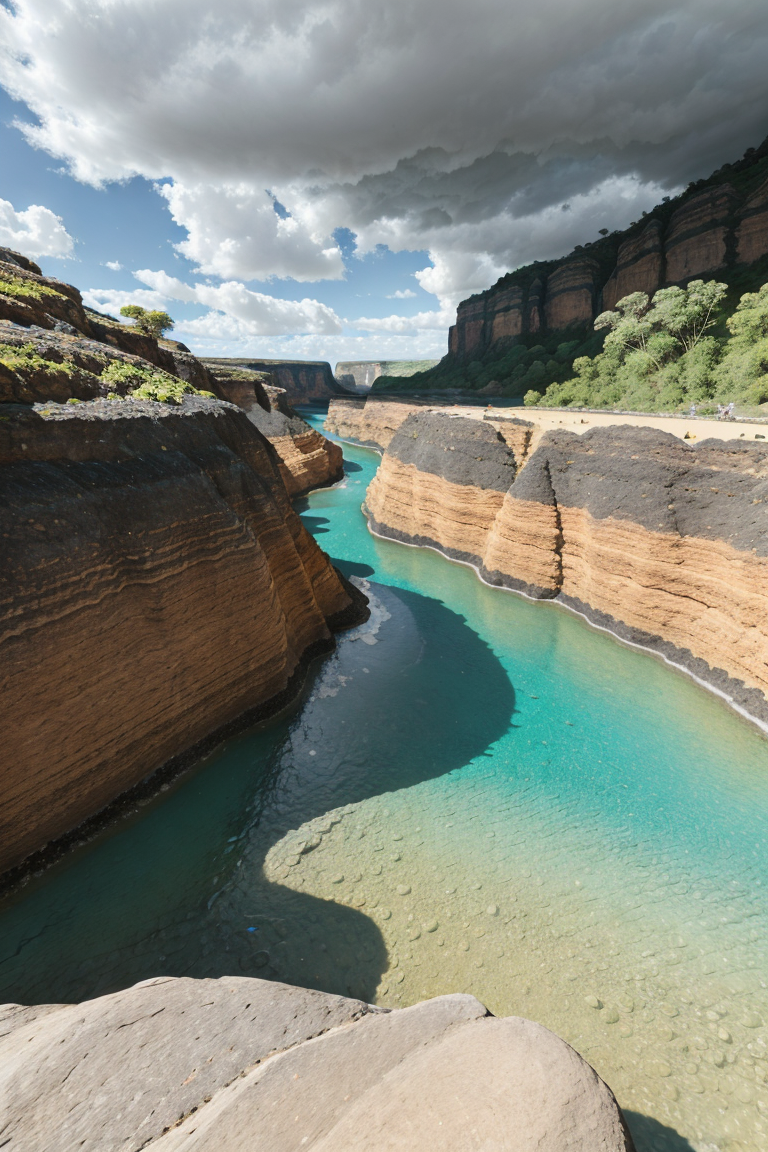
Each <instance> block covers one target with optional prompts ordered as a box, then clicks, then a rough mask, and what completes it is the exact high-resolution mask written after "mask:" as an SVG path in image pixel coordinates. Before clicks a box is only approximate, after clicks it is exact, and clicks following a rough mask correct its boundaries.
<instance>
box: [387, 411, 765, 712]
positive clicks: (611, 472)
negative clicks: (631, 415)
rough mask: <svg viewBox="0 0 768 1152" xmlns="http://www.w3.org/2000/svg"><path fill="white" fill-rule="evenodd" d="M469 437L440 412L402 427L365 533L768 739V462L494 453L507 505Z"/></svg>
mask: <svg viewBox="0 0 768 1152" xmlns="http://www.w3.org/2000/svg"><path fill="white" fill-rule="evenodd" d="M473 426H477V421H472V420H468V419H462V418H456V417H451V416H449V415H447V414H443V413H439V412H425V413H412V414H411V415H410V416H409V417H408V418H407V419H406V420H405V421H404V422H403V424H402V425H401V427H400V429H399V431H398V432H397V433H396V434H395V435H394V436H393V438H392V440H391V441H390V444H389V447H388V449H387V451H386V452H385V454H384V456H383V458H382V463H381V466H380V468H379V471H378V473H377V475H376V477H375V478H374V480H373V481H372V483H371V485H370V486H369V489H368V492H367V494H366V503H365V511H366V513H367V515H368V517H369V522H370V524H371V527H372V528H373V530H374V531H376V532H377V533H379V534H380V535H383V536H387V537H389V538H391V539H396V540H401V541H403V542H407V543H412V544H419V545H428V546H430V547H434V548H436V549H438V550H439V551H442V552H443V553H444V554H445V555H447V556H449V557H451V558H453V559H456V560H460V561H462V562H465V563H469V564H471V565H473V566H474V567H475V568H476V569H477V570H478V572H479V574H480V575H481V577H482V578H483V579H484V580H485V581H486V582H487V583H490V584H494V585H497V586H500V587H506V588H510V589H512V590H515V591H520V592H523V593H525V594H526V595H528V596H531V597H534V598H536V599H552V600H557V601H558V602H559V603H562V604H564V605H566V606H568V607H571V608H573V609H574V610H576V611H578V612H580V613H581V614H582V615H584V616H586V617H587V619H589V620H590V621H592V622H593V623H595V624H597V625H598V626H600V627H603V628H607V629H609V630H610V631H611V632H613V633H615V634H616V635H617V636H619V637H620V638H621V639H624V640H627V641H629V642H631V643H633V644H638V645H640V646H642V647H644V648H648V649H650V650H652V651H654V652H657V653H658V654H659V655H662V656H663V657H664V658H665V659H667V660H668V661H669V662H671V663H673V664H676V665H678V666H680V667H682V668H684V669H685V670H687V671H688V672H690V673H691V674H692V675H694V676H695V677H696V678H697V679H699V680H700V681H701V682H703V683H705V684H707V685H709V686H710V687H712V688H714V689H715V690H717V691H718V692H720V693H722V694H723V695H725V696H726V697H727V698H729V699H730V700H731V701H732V702H733V703H734V704H736V705H737V706H738V707H739V708H740V709H741V710H743V711H745V712H746V713H748V714H749V715H750V716H751V717H753V718H755V719H756V720H758V721H759V722H761V723H762V724H766V723H768V623H766V621H768V515H767V514H766V511H767V509H766V506H767V504H768V448H766V447H764V446H762V445H761V444H759V443H752V444H750V443H744V442H741V443H740V442H738V441H718V440H709V441H705V442H704V443H702V444H701V445H699V446H698V447H695V448H693V447H689V446H688V445H687V444H685V443H684V442H683V441H681V440H679V439H678V438H677V437H674V436H671V435H669V434H667V433H663V432H658V431H656V430H654V429H650V428H634V427H619V426H616V427H607V428H596V429H593V430H591V431H589V432H585V433H584V434H583V435H581V436H579V435H576V434H574V433H571V432H565V431H562V432H550V433H546V434H544V435H543V436H542V437H541V438H540V439H539V443H538V447H537V448H536V449H535V451H534V452H533V453H532V455H530V456H528V457H527V458H526V459H525V460H524V461H523V463H522V465H521V464H519V463H518V461H517V460H516V458H515V453H514V451H513V449H512V448H510V446H509V444H506V443H505V444H500V443H499V441H496V443H495V445H494V451H495V453H496V454H497V455H500V454H503V453H504V452H506V453H507V458H506V463H505V465H504V468H505V469H506V471H507V473H508V475H509V476H511V481H510V483H509V486H508V487H507V488H506V490H505V491H503V492H502V491H501V490H500V486H499V483H495V482H494V478H493V476H492V475H491V473H490V472H489V462H488V459H487V458H484V459H480V458H479V456H480V452H479V449H478V441H477V438H476V434H475V433H474V431H473ZM462 436H465V437H466V439H465V442H464V445H463V450H462V451H458V447H459V445H458V441H459V440H461V438H462ZM440 445H442V446H443V447H442V448H441V447H440ZM457 461H461V467H457V463H456V462H457Z"/></svg>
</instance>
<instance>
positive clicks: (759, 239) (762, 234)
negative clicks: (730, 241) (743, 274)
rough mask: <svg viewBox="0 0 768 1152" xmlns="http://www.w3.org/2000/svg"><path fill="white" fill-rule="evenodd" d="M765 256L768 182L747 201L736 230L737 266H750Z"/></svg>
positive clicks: (767, 235) (767, 225)
mask: <svg viewBox="0 0 768 1152" xmlns="http://www.w3.org/2000/svg"><path fill="white" fill-rule="evenodd" d="M765 255H768V180H765V181H764V182H763V183H762V184H761V185H760V187H759V188H758V189H757V190H756V191H755V192H753V193H752V195H751V196H750V197H749V199H748V200H747V202H746V204H745V205H744V209H743V211H742V213H741V219H740V221H739V224H738V227H737V229H736V259H737V260H738V262H739V264H751V263H753V261H755V260H759V259H760V258H761V257H762V256H765Z"/></svg>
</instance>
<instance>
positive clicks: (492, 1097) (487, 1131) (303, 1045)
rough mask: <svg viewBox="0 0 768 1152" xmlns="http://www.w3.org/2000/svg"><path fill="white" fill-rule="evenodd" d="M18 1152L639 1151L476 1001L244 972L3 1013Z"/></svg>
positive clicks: (583, 1075)
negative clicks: (281, 980) (371, 994)
mask: <svg viewBox="0 0 768 1152" xmlns="http://www.w3.org/2000/svg"><path fill="white" fill-rule="evenodd" d="M0 1144H2V1146H3V1147H8V1148H9V1149H10V1150H11V1152H13V1150H15V1149H19V1150H21V1149H24V1152H48V1150H49V1149H50V1150H51V1152H53V1150H54V1149H55V1150H56V1152H75V1149H83V1148H85V1149H91V1150H93V1152H112V1150H113V1149H114V1150H117V1149H120V1150H121V1152H138V1149H141V1148H146V1147H151V1148H153V1149H157V1152H175V1150H180V1149H184V1150H187V1149H189V1150H190V1152H191V1150H192V1149H195V1150H203V1149H205V1150H208V1149H210V1150H211V1152H214V1150H215V1152H289V1150H290V1152H293V1150H298V1149H310V1150H313V1152H321V1150H322V1152H330V1150H331V1149H335V1150H339V1152H344V1150H347V1149H350V1150H352V1149H355V1152H357V1150H361V1152H362V1150H369V1152H379V1150H381V1152H383V1150H384V1149H388V1150H394V1149H397V1150H402V1152H406V1150H408V1152H420V1150H421V1149H427V1148H431V1147H434V1148H439V1149H441V1150H446V1152H454V1150H455V1152H459V1150H461V1152H464V1150H465V1149H478V1150H479V1149H493V1152H562V1150H563V1149H570V1150H573V1152H631V1150H632V1142H631V1138H630V1137H629V1135H628V1133H627V1130H626V1127H625V1125H624V1121H623V1118H622V1115H621V1112H620V1109H619V1107H618V1105H617V1103H616V1100H615V1099H614V1096H613V1094H612V1092H611V1091H610V1089H609V1088H608V1087H607V1085H606V1084H604V1083H603V1081H602V1080H600V1078H599V1077H598V1076H597V1074H596V1073H595V1072H594V1071H593V1069H592V1068H591V1067H590V1066H589V1065H588V1064H587V1063H586V1061H584V1060H583V1059H582V1058H581V1057H580V1056H579V1055H578V1054H577V1053H576V1052H575V1051H574V1050H573V1049H572V1048H570V1047H569V1046H568V1045H567V1044H566V1043H565V1042H564V1041H562V1040H560V1039H559V1038H558V1037H557V1036H555V1035H554V1034H553V1033H551V1032H549V1031H548V1030H547V1029H546V1028H542V1027H541V1026H540V1025H538V1024H534V1023H532V1022H531V1021H529V1020H523V1019H521V1018H519V1017H514V1016H513V1017H509V1018H507V1019H503V1020H499V1019H495V1018H494V1017H492V1016H491V1015H490V1014H489V1013H488V1012H487V1011H486V1009H485V1008H484V1007H483V1005H482V1004H481V1003H480V1002H479V1001H478V1000H476V999H475V998H474V997H473V996H465V995H452V996H441V997H438V998H437V999H435V1000H429V1001H425V1002H424V1003H422V1004H417V1005H415V1006H414V1007H412V1008H404V1009H397V1010H395V1011H392V1012H388V1011H384V1010H382V1009H378V1008H373V1007H371V1006H370V1005H367V1004H364V1003H362V1002H361V1001H358V1000H347V999H344V998H342V997H338V996H330V995H327V994H325V993H322V992H315V991H310V990H307V989H303V988H292V987H289V986H288V985H285V984H274V983H271V982H269V981H264V980H255V979H248V978H240V977H224V978H223V979H220V980H189V979H171V978H160V979H157V980H151V981H147V982H145V983H144V984H138V985H136V986H135V987H134V988H129V989H127V990H126V991H123V992H117V993H114V994H113V995H111V996H103V997H100V998H99V999H97V1000H90V1001H86V1002H85V1003H83V1004H76V1005H60V1006H50V1005H48V1006H44V1007H42V1008H39V1007H38V1008H22V1007H19V1006H15V1005H9V1006H6V1008H5V1009H4V1010H0Z"/></svg>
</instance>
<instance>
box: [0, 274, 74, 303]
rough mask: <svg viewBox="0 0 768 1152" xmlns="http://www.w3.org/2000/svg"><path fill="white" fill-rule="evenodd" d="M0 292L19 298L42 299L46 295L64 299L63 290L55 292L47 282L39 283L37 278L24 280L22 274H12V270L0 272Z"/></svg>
mask: <svg viewBox="0 0 768 1152" xmlns="http://www.w3.org/2000/svg"><path fill="white" fill-rule="evenodd" d="M0 293H2V295H3V296H15V297H17V298H18V299H21V300H23V299H27V300H44V299H45V298H46V296H48V297H51V296H54V297H58V299H59V300H66V296H65V295H64V293H63V292H57V291H56V289H55V288H49V287H48V285H47V284H40V283H38V281H37V280H26V279H25V278H24V277H23V276H14V275H13V273H12V272H0Z"/></svg>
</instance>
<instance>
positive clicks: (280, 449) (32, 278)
mask: <svg viewBox="0 0 768 1152" xmlns="http://www.w3.org/2000/svg"><path fill="white" fill-rule="evenodd" d="M114 365H118V366H120V367H122V368H134V369H137V370H138V371H140V372H144V373H151V372H152V371H153V370H154V369H157V368H159V369H160V370H161V371H162V372H164V373H166V374H167V375H168V376H169V377H174V378H175V379H177V380H180V381H183V382H184V383H185V384H188V385H190V386H191V387H192V388H193V389H195V390H198V391H204V392H209V393H210V394H212V395H215V396H218V397H219V398H220V399H222V400H229V401H231V402H232V403H234V404H237V405H238V406H240V407H241V408H243V409H244V410H245V411H246V412H247V414H248V417H249V419H250V420H251V421H252V423H254V424H255V425H256V427H257V428H258V429H259V430H260V431H261V432H263V433H264V435H265V436H266V437H267V438H268V439H269V440H270V441H271V443H272V444H273V446H274V448H275V449H276V451H277V453H278V456H279V457H280V460H281V473H282V476H283V480H284V482H285V485H286V487H287V489H288V492H289V494H290V495H291V496H299V495H302V494H304V493H305V492H308V491H309V490H310V489H312V488H318V487H320V486H322V485H324V484H332V483H335V482H336V481H337V480H340V479H341V477H342V476H343V463H342V453H341V449H340V448H339V447H338V445H336V444H332V443H331V442H330V441H329V440H326V438H325V437H324V436H322V435H321V434H320V433H319V432H317V431H315V430H314V429H312V428H311V427H310V425H309V424H307V422H306V421H305V420H302V418H301V417H300V416H299V415H298V414H297V413H296V412H294V411H293V409H292V408H291V407H290V406H289V404H288V403H287V400H286V394H285V392H284V390H283V389H280V388H277V387H274V386H273V378H272V376H270V375H268V374H266V373H257V372H253V371H249V370H247V369H233V368H231V367H229V368H227V367H222V366H221V365H219V366H218V367H216V368H215V370H214V371H211V370H209V369H208V368H207V367H206V366H205V365H204V364H203V363H202V362H201V361H200V360H198V359H197V357H195V356H193V355H192V353H191V352H189V350H188V349H187V348H185V346H184V345H183V344H178V343H177V342H176V341H172V340H161V341H158V340H156V339H155V338H154V337H152V336H146V335H144V334H143V333H142V332H139V331H138V330H137V329H135V328H133V327H131V326H129V325H126V324H121V323H119V322H118V321H116V320H113V319H111V317H108V316H100V315H99V314H98V313H95V312H93V311H91V310H89V309H86V308H84V306H83V304H82V298H81V296H80V293H79V292H78V290H77V289H76V288H74V287H73V286H72V285H71V284H64V283H63V282H62V281H59V280H53V279H51V278H50V277H46V276H43V275H42V274H41V273H40V270H39V268H38V267H37V265H36V264H33V263H32V261H31V260H27V259H26V258H25V257H24V256H22V255H20V254H19V253H18V252H11V251H10V250H9V249H0V403H21V404H32V403H35V402H47V401H49V400H55V401H61V402H63V401H72V400H94V399H98V398H99V397H103V396H106V395H108V394H109V393H111V392H117V393H120V392H125V386H122V387H121V385H119V384H116V383H114V382H113V381H111V380H108V379H107V378H106V377H105V376H104V372H105V371H107V373H108V372H109V369H110V366H114Z"/></svg>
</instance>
